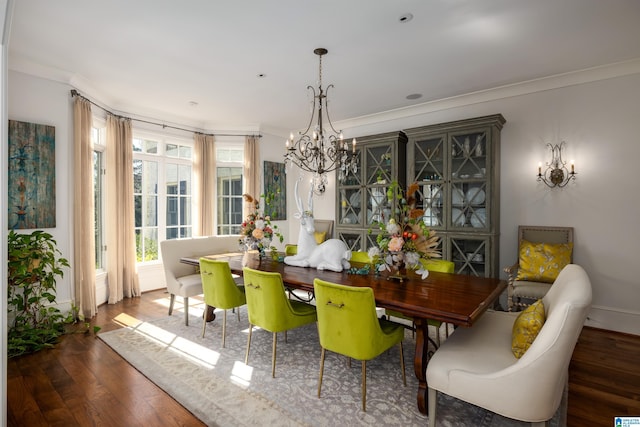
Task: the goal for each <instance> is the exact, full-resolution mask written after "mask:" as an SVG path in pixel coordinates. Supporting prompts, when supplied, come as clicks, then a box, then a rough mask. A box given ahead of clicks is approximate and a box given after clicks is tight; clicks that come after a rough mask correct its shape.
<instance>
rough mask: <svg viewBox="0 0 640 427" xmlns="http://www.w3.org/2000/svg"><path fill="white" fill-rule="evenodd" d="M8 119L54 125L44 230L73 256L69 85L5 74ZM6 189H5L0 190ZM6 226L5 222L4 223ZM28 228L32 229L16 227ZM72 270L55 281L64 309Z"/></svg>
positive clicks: (67, 255)
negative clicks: (51, 216) (52, 214)
mask: <svg viewBox="0 0 640 427" xmlns="http://www.w3.org/2000/svg"><path fill="white" fill-rule="evenodd" d="M8 85H9V91H8V109H9V117H8V118H9V120H19V121H23V122H31V123H38V124H43V125H50V126H54V127H55V137H56V154H55V155H56V190H55V191H56V227H55V228H50V229H49V228H48V229H46V230H45V231H46V232H48V233H50V234H51V235H53V237H54V239H55V240H56V241H57V243H58V249H60V251H61V252H62V256H63V257H64V258H67V259H68V260H69V262H72V259H73V248H72V243H73V235H72V234H71V233H70V230H71V229H72V224H73V222H72V215H73V200H72V194H73V182H72V181H71V180H72V177H73V167H72V165H73V150H72V147H73V145H72V140H73V125H72V120H73V112H72V107H71V105H72V104H71V95H70V93H69V91H70V90H71V87H70V86H68V85H66V84H61V83H57V82H53V81H51V80H44V79H40V78H36V77H31V76H28V75H26V74H22V73H15V72H9V75H8ZM3 191H6V190H3ZM4 224H5V225H3V226H5V227H6V222H5V223H4ZM17 231H18V232H31V231H33V230H17ZM72 276H73V273H72V271H71V269H66V270H65V273H64V277H63V278H62V279H60V280H59V281H58V282H57V302H58V305H59V306H60V308H61V309H62V310H63V311H65V310H68V309H70V308H71V302H72V300H73V282H72Z"/></svg>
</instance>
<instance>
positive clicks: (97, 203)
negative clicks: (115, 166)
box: [91, 119, 106, 270]
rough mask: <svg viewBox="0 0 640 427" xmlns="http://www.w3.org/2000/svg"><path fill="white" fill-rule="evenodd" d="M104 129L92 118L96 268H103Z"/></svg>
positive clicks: (104, 248) (104, 247) (102, 125)
mask: <svg viewBox="0 0 640 427" xmlns="http://www.w3.org/2000/svg"><path fill="white" fill-rule="evenodd" d="M105 132H106V129H105V127H104V124H98V123H97V120H96V119H94V126H93V127H92V128H91V142H92V143H93V197H94V199H93V208H94V230H95V245H96V247H95V251H96V253H95V257H96V270H104V269H105V258H106V257H105V250H106V246H105V243H104V242H105V229H104V205H105V203H104V200H105V197H106V193H105V191H104V170H105V164H104V163H105V158H104V153H105V151H104V150H105V146H106V136H105Z"/></svg>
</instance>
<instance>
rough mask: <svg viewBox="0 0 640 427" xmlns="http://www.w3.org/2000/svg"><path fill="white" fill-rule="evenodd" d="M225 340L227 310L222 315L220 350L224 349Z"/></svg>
mask: <svg viewBox="0 0 640 427" xmlns="http://www.w3.org/2000/svg"><path fill="white" fill-rule="evenodd" d="M226 338H227V310H225V311H224V313H223V314H222V348H224V344H225V339H226Z"/></svg>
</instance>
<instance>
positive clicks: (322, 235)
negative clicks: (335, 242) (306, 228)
mask: <svg viewBox="0 0 640 427" xmlns="http://www.w3.org/2000/svg"><path fill="white" fill-rule="evenodd" d="M326 236H327V232H326V231H323V232H320V231H316V232H314V233H313V237H315V238H316V243H317V244H320V243H322V242H324V238H325V237H326Z"/></svg>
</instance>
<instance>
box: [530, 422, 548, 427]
mask: <svg viewBox="0 0 640 427" xmlns="http://www.w3.org/2000/svg"><path fill="white" fill-rule="evenodd" d="M550 425H551V424H550V423H549V421H538V422H532V423H531V427H549V426H550Z"/></svg>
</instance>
